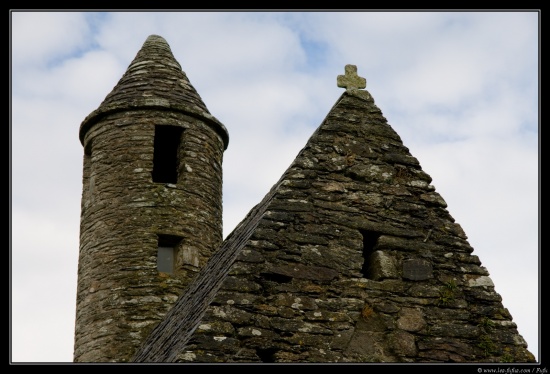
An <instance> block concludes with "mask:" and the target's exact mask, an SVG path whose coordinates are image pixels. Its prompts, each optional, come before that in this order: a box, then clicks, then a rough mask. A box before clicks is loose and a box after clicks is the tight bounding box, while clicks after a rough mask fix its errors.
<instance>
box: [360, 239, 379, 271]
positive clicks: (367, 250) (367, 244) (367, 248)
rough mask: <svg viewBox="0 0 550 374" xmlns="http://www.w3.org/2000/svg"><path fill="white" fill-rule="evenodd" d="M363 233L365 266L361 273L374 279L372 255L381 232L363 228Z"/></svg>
mask: <svg viewBox="0 0 550 374" xmlns="http://www.w3.org/2000/svg"><path fill="white" fill-rule="evenodd" d="M361 235H363V260H364V262H363V267H362V268H361V273H362V274H363V277H365V278H367V279H373V277H372V267H371V265H372V259H371V256H372V254H373V253H374V246H375V245H376V242H377V241H378V238H379V237H380V234H379V233H377V232H373V231H367V230H361Z"/></svg>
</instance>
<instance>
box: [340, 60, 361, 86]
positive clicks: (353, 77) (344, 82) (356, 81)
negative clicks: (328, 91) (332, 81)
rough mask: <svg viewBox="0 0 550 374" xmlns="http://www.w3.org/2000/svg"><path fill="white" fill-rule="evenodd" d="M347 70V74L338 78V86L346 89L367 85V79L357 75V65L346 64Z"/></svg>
mask: <svg viewBox="0 0 550 374" xmlns="http://www.w3.org/2000/svg"><path fill="white" fill-rule="evenodd" d="M345 71H346V74H345V75H339V76H338V78H337V79H336V84H337V85H338V87H342V88H345V89H346V90H351V89H354V88H358V89H361V88H365V87H367V80H366V79H365V78H362V77H360V76H358V75H357V66H355V65H346V68H345Z"/></svg>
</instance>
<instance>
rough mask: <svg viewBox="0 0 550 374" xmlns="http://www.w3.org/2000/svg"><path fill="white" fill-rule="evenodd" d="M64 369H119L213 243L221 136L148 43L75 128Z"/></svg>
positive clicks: (157, 45)
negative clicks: (113, 365)
mask: <svg viewBox="0 0 550 374" xmlns="http://www.w3.org/2000/svg"><path fill="white" fill-rule="evenodd" d="M79 137H80V141H81V143H82V145H83V147H84V167H83V180H82V184H83V188H82V203H81V218H80V254H79V265H78V290H77V305H76V327H75V347H74V361H75V362H124V361H128V360H130V359H131V357H132V355H133V354H134V352H135V351H136V349H137V348H138V347H139V345H140V344H141V343H142V341H143V340H144V338H145V337H146V336H147V334H148V333H149V331H150V330H151V329H152V328H153V327H154V326H155V325H156V324H157V323H158V322H159V321H160V319H161V318H162V317H163V315H164V314H165V313H166V312H167V311H168V310H169V308H170V307H171V305H172V304H173V302H174V301H175V300H176V299H177V297H178V296H179V295H180V294H181V292H182V291H183V289H184V288H185V286H186V285H187V284H188V282H189V280H190V279H191V278H192V277H193V276H194V275H195V273H196V272H197V271H198V270H199V269H200V268H201V267H202V266H203V265H204V264H205V262H206V261H207V259H208V258H209V257H210V255H211V254H212V253H213V252H214V251H215V250H216V249H217V248H218V247H219V245H220V244H221V242H222V239H223V233H222V159H223V152H224V150H225V149H226V148H227V144H228V140H229V138H228V133H227V130H226V128H225V127H224V126H223V124H222V123H220V122H219V121H218V120H217V119H216V118H214V117H213V116H212V115H210V113H209V111H208V109H207V108H206V106H205V104H204V103H203V101H202V99H201V98H200V96H199V95H198V93H197V92H196V91H195V89H194V87H193V86H192V85H191V83H190V82H189V80H188V78H187V76H186V74H185V73H184V72H183V71H182V69H181V66H180V65H179V63H178V62H177V61H176V60H175V58H174V56H173V54H172V52H171V50H170V47H169V45H168V44H167V43H166V41H165V40H164V39H163V38H162V37H160V36H157V35H151V36H149V37H148V38H147V40H146V41H145V43H144V44H143V47H142V48H141V50H140V51H139V52H138V54H137V55H136V57H135V59H134V60H133V62H132V63H131V64H130V66H129V67H128V69H127V71H126V73H125V74H124V75H123V77H122V78H121V79H120V81H119V82H118V84H117V85H116V86H115V88H114V89H113V91H112V92H111V93H110V94H109V95H107V97H106V98H105V100H104V101H103V103H101V105H100V106H99V108H98V109H96V110H95V111H94V112H92V113H91V114H90V115H89V116H88V117H86V119H85V120H84V121H83V122H82V124H81V126H80V133H79Z"/></svg>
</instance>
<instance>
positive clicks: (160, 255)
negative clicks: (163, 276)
mask: <svg viewBox="0 0 550 374" xmlns="http://www.w3.org/2000/svg"><path fill="white" fill-rule="evenodd" d="M180 241H181V238H180V237H178V236H175V235H159V236H158V252H157V270H158V271H159V272H160V273H168V274H173V273H174V270H175V262H176V261H175V259H176V250H177V246H178V244H179V242H180Z"/></svg>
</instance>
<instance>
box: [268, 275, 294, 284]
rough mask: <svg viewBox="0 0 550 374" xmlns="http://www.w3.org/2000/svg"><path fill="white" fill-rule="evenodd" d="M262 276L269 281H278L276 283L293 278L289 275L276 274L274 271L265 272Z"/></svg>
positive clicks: (285, 281)
mask: <svg viewBox="0 0 550 374" xmlns="http://www.w3.org/2000/svg"><path fill="white" fill-rule="evenodd" d="M262 277H263V278H264V279H265V280H267V281H271V282H276V283H288V282H290V281H291V280H292V277H290V276H288V275H283V274H274V273H263V274H262Z"/></svg>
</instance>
